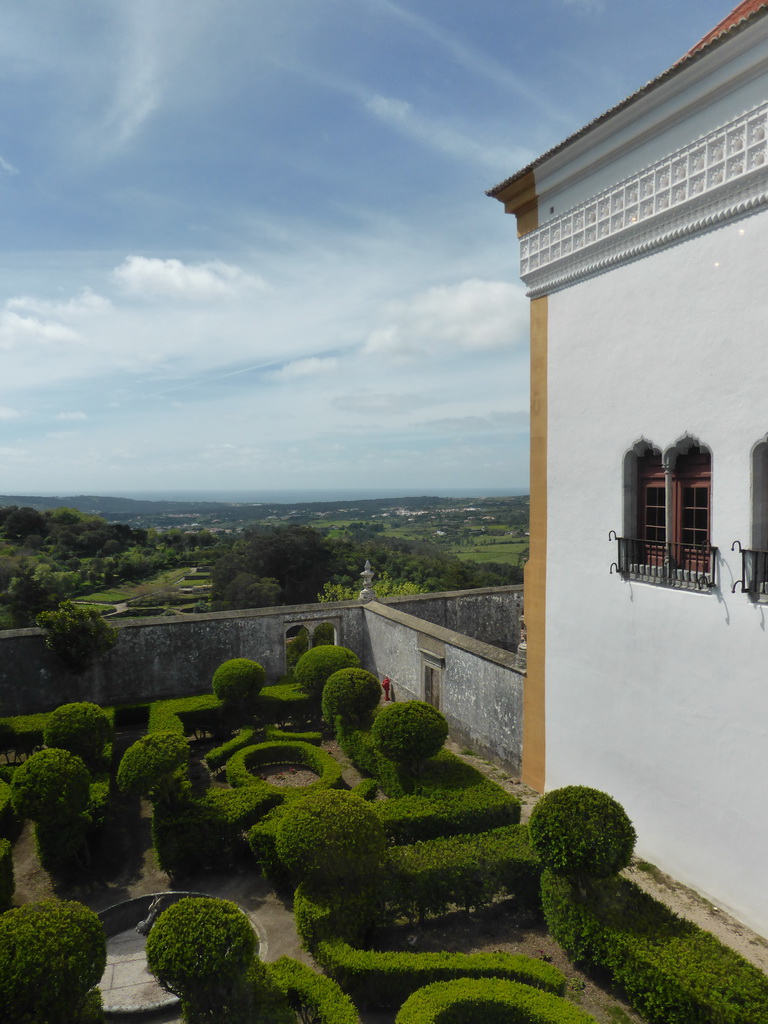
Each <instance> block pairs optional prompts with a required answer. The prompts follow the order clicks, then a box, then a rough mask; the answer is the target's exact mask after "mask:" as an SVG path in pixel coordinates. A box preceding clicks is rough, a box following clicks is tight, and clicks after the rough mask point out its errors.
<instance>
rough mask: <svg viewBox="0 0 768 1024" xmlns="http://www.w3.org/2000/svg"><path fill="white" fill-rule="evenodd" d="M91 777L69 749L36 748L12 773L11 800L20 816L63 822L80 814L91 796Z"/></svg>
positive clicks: (33, 819)
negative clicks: (35, 751)
mask: <svg viewBox="0 0 768 1024" xmlns="http://www.w3.org/2000/svg"><path fill="white" fill-rule="evenodd" d="M90 785H91V776H90V772H89V771H88V769H87V768H86V767H85V764H84V762H83V761H82V759H81V758H79V757H78V756H77V755H76V754H70V752H69V751H68V750H60V749H58V748H56V747H51V748H49V749H47V750H38V751H37V753H35V754H33V755H32V756H31V757H29V758H27V760H26V761H25V762H24V764H21V765H19V767H18V768H17V769H16V771H15V772H14V773H13V781H12V783H11V801H12V803H13V809H14V810H15V811H16V813H17V814H18V815H19V817H21V818H31V819H32V821H37V822H64V821H67V820H68V819H70V818H74V817H76V816H77V815H80V814H82V812H83V811H84V810H85V808H86V807H87V806H88V800H89V799H90Z"/></svg>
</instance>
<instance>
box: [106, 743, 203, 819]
mask: <svg viewBox="0 0 768 1024" xmlns="http://www.w3.org/2000/svg"><path fill="white" fill-rule="evenodd" d="M188 760H189V746H188V744H187V741H186V740H185V739H184V737H183V736H180V735H179V734H178V733H177V732H171V731H170V730H169V731H167V732H151V733H148V734H147V735H146V736H142V737H141V738H140V739H138V740H136V742H135V743H133V744H132V745H131V746H130V747H128V749H127V750H126V752H125V753H124V754H123V758H122V760H121V762H120V767H119V768H118V770H117V784H118V786H119V787H120V789H122V790H124V791H126V792H129V793H138V794H140V795H141V796H146V797H149V798H150V799H151V800H152V801H154V802H155V803H161V804H174V803H176V802H177V801H178V799H179V796H180V793H181V786H182V783H183V781H184V779H185V778H186V768H187V762H188Z"/></svg>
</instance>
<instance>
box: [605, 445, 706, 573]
mask: <svg viewBox="0 0 768 1024" xmlns="http://www.w3.org/2000/svg"><path fill="white" fill-rule="evenodd" d="M624 491H625V501H624V536H623V537H621V538H619V558H618V562H617V568H618V569H619V572H620V573H622V575H627V576H630V577H632V578H635V579H642V580H647V581H649V582H654V583H659V582H662V583H668V584H672V585H675V586H695V587H696V588H698V589H702V588H704V587H711V586H713V584H714V549H713V548H712V547H711V540H710V537H711V507H712V497H711V492H712V455H711V453H710V452H709V450H708V449H707V448H706V447H705V446H704V445H701V444H700V443H699V442H698V441H697V440H696V439H695V438H691V437H684V438H682V439H681V440H680V441H678V442H677V444H675V445H674V446H673V447H672V448H670V449H668V450H667V451H666V452H665V453H664V455H663V456H662V453H661V451H660V450H659V449H658V448H656V447H655V446H654V445H652V444H651V443H650V442H648V441H645V440H642V441H639V442H637V444H635V445H634V447H633V448H632V449H631V450H630V451H629V452H627V455H626V457H625V461H624Z"/></svg>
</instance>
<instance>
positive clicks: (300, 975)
mask: <svg viewBox="0 0 768 1024" xmlns="http://www.w3.org/2000/svg"><path fill="white" fill-rule="evenodd" d="M267 969H268V971H269V974H270V976H271V977H272V980H273V981H274V982H275V983H276V984H277V986H278V987H279V988H280V990H281V991H282V992H283V994H284V995H285V997H286V999H287V1000H288V1004H289V1005H290V1006H291V1008H292V1009H293V1010H294V1011H295V1012H296V1013H297V1014H298V1015H299V1020H302V1021H309V1020H311V1021H312V1022H313V1024H360V1018H359V1017H358V1015H357V1010H356V1009H355V1004H354V1003H353V1002H352V1000H351V999H350V998H349V996H348V995H346V994H345V993H344V992H342V990H341V989H340V988H339V986H338V985H337V984H336V982H335V981H333V980H332V979H331V978H326V977H325V975H323V974H317V973H316V972H315V971H313V970H312V968H311V967H307V966H306V964H302V963H300V962H299V961H298V960H292V959H291V958H290V957H287V956H281V957H280V959H279V960H276V961H275V963H273V964H269V965H268V967H267Z"/></svg>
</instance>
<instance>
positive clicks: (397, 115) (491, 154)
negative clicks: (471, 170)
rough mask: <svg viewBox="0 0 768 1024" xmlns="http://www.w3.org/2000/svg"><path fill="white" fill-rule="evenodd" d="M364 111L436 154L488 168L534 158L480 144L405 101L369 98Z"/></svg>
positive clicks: (525, 152) (517, 150)
mask: <svg viewBox="0 0 768 1024" xmlns="http://www.w3.org/2000/svg"><path fill="white" fill-rule="evenodd" d="M366 107H367V109H368V110H369V111H370V112H371V113H372V114H375V115H376V117H378V118H379V119H380V120H382V121H385V122H386V123H387V124H389V125H391V126H392V127H393V128H396V129H397V130H399V131H401V132H403V133H404V134H405V135H407V136H408V137H409V138H411V139H413V140H415V141H416V142H419V143H422V144H423V145H425V146H430V147H431V148H432V149H435V150H437V151H438V152H441V153H444V154H446V155H447V156H451V157H453V158H454V159H460V160H464V161H468V162H474V163H480V164H485V165H486V166H487V167H489V168H494V169H496V168H498V167H516V166H518V165H520V166H523V165H524V164H526V163H527V162H528V161H529V160H530V159H531V158H532V156H533V152H532V151H531V150H527V149H522V148H515V147H506V146H501V145H499V144H498V143H495V142H493V143H491V142H482V141H480V140H479V139H478V138H475V137H473V136H471V135H469V134H467V133H466V132H465V131H461V130H459V129H458V128H456V127H454V126H453V125H450V124H446V123H445V122H443V121H439V120H437V119H435V118H430V117H425V116H423V115H421V114H419V113H418V112H417V111H416V110H415V109H414V107H413V106H412V105H411V104H410V103H408V102H407V101H405V100H399V99H395V98H393V97H390V96H380V95H377V96H372V97H371V98H370V99H369V100H368V101H367V103H366Z"/></svg>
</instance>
